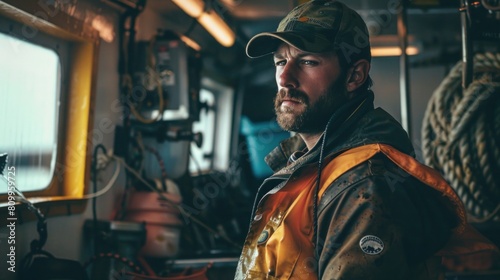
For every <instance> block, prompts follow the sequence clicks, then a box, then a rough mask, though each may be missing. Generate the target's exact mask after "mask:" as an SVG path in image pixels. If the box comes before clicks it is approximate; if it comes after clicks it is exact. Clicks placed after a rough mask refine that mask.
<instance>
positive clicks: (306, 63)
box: [302, 60, 318, 65]
mask: <svg viewBox="0 0 500 280" xmlns="http://www.w3.org/2000/svg"><path fill="white" fill-rule="evenodd" d="M302 64H304V65H317V64H318V63H317V62H316V61H314V60H303V61H302Z"/></svg>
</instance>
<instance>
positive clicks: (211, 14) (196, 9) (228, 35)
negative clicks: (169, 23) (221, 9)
mask: <svg viewBox="0 0 500 280" xmlns="http://www.w3.org/2000/svg"><path fill="white" fill-rule="evenodd" d="M172 2H174V3H175V4H176V5H177V6H179V7H180V8H181V9H182V10H183V11H184V12H185V13H186V14H188V15H189V16H191V17H193V18H195V19H196V20H198V22H199V23H200V24H201V26H203V27H204V28H205V29H206V30H207V31H208V33H210V34H211V35H212V36H213V37H214V38H215V40H217V42H219V43H220V44H221V45H223V46H225V47H230V46H232V45H233V44H234V42H235V39H236V35H235V34H234V32H233V30H232V29H231V28H230V27H229V26H228V25H227V23H226V22H225V21H224V20H223V19H222V18H221V17H220V16H219V14H217V13H216V12H215V11H214V10H209V11H207V10H205V2H203V1H202V0H172Z"/></svg>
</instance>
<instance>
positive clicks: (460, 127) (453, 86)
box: [422, 52, 500, 222]
mask: <svg viewBox="0 0 500 280" xmlns="http://www.w3.org/2000/svg"><path fill="white" fill-rule="evenodd" d="M461 79H462V62H459V63H457V64H456V65H455V66H454V67H453V69H452V70H451V72H450V73H449V74H448V76H447V77H446V78H445V79H444V80H443V81H442V83H441V84H440V85H439V87H438V88H437V89H436V90H435V91H434V93H433V95H432V97H431V99H430V100H429V103H428V105H427V109H426V112H425V115H424V120H423V125H422V152H423V157H424V159H425V163H426V164H427V165H429V166H431V167H433V168H435V169H437V170H439V171H440V172H441V174H443V176H444V178H445V179H446V180H447V181H448V182H449V183H450V185H451V186H452V187H453V189H454V190H455V191H456V192H457V194H458V196H459V197H460V199H461V200H462V202H463V203H464V205H465V208H466V209H467V211H468V214H469V220H470V221H473V222H486V221H490V220H494V221H500V176H499V173H500V53H496V54H494V53H491V52H487V53H482V54H481V53H478V54H476V55H475V57H474V77H473V81H472V83H471V84H470V85H469V86H468V87H467V88H466V89H463V88H462V85H461Z"/></svg>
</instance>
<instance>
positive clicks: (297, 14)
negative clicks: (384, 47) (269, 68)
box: [246, 0, 371, 65]
mask: <svg viewBox="0 0 500 280" xmlns="http://www.w3.org/2000/svg"><path fill="white" fill-rule="evenodd" d="M283 42H285V43H287V44H289V45H292V46H294V47H295V48H297V49H299V50H302V51H306V52H312V53H321V52H326V51H331V50H335V51H337V54H338V55H339V58H340V59H341V60H344V61H343V62H344V63H347V65H349V64H351V63H352V62H355V61H358V60H359V59H367V60H368V61H370V60H371V53H370V41H369V34H368V29H367V27H366V23H365V22H364V20H363V19H362V18H361V16H360V15H359V14H358V13H357V12H356V11H354V10H353V9H351V8H349V7H347V6H346V5H345V4H344V3H341V2H338V1H335V0H312V1H309V2H307V3H304V4H302V5H299V6H297V7H295V8H294V9H293V10H292V11H291V12H290V13H289V14H288V15H287V16H286V17H285V18H284V19H283V20H281V22H280V24H279V26H278V29H277V30H276V32H264V33H260V34H257V35H255V36H254V37H253V38H252V39H250V41H249V42H248V44H247V47H246V53H247V55H248V56H249V57H251V58H256V57H261V56H264V55H267V54H271V53H273V52H274V51H276V49H277V48H278V47H279V45H280V44H281V43H283Z"/></svg>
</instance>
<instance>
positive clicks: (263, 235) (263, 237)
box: [257, 230, 269, 245]
mask: <svg viewBox="0 0 500 280" xmlns="http://www.w3.org/2000/svg"><path fill="white" fill-rule="evenodd" d="M267 238H269V231H267V230H263V231H262V233H261V234H260V235H259V239H257V244H258V245H260V244H262V243H265V242H266V241H267Z"/></svg>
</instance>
